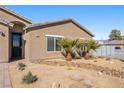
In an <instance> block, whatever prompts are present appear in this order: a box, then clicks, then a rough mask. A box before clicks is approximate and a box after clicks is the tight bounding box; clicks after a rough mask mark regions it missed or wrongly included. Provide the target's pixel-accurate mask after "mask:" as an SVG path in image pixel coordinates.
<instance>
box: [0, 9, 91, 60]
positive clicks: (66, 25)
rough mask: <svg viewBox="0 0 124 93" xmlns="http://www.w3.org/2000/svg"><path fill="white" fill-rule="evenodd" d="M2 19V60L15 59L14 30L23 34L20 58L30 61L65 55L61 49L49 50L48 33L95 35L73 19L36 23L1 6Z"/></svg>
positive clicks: (0, 40)
mask: <svg viewBox="0 0 124 93" xmlns="http://www.w3.org/2000/svg"><path fill="white" fill-rule="evenodd" d="M1 19H2V21H0V33H2V34H3V35H1V34H0V62H10V61H12V59H13V57H12V55H13V54H12V52H13V46H12V44H13V43H12V40H13V36H12V35H13V33H14V32H16V33H19V34H20V36H21V41H20V43H21V46H20V49H21V57H20V58H21V59H22V58H24V59H25V60H28V61H32V60H40V59H46V58H59V57H63V56H62V55H61V52H60V51H51V52H50V51H47V37H46V35H57V36H63V37H67V38H84V39H91V38H92V37H93V35H92V34H91V33H90V32H88V31H87V30H86V29H85V28H83V27H81V26H80V25H79V24H77V23H75V22H74V21H73V20H71V19H69V20H63V21H58V22H51V23H46V24H40V25H39V24H38V25H35V24H32V23H31V22H30V21H29V20H27V19H24V18H23V17H21V16H18V15H16V14H15V13H14V14H13V13H12V12H9V11H8V10H6V9H5V10H4V9H3V8H1V7H0V20H1ZM10 23H12V26H10ZM14 52H15V50H14ZM17 52H18V51H17ZM18 53H19V52H18Z"/></svg>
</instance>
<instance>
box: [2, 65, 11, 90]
mask: <svg viewBox="0 0 124 93" xmlns="http://www.w3.org/2000/svg"><path fill="white" fill-rule="evenodd" d="M11 87H12V86H11V81H10V75H9V63H0V88H11Z"/></svg>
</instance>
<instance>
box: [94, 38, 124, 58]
mask: <svg viewBox="0 0 124 93" xmlns="http://www.w3.org/2000/svg"><path fill="white" fill-rule="evenodd" d="M100 43H101V44H102V46H101V47H99V48H98V49H96V51H94V53H93V54H94V56H104V57H112V58H117V59H122V60H124V40H102V41H100Z"/></svg>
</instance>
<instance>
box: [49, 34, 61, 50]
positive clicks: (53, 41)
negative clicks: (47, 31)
mask: <svg viewBox="0 0 124 93" xmlns="http://www.w3.org/2000/svg"><path fill="white" fill-rule="evenodd" d="M59 39H60V37H50V36H47V51H61V47H60V46H59V45H58V41H59Z"/></svg>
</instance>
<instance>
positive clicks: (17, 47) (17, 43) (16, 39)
mask: <svg viewBox="0 0 124 93" xmlns="http://www.w3.org/2000/svg"><path fill="white" fill-rule="evenodd" d="M21 57H22V34H21V33H15V32H13V33H12V59H14V58H21Z"/></svg>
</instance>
